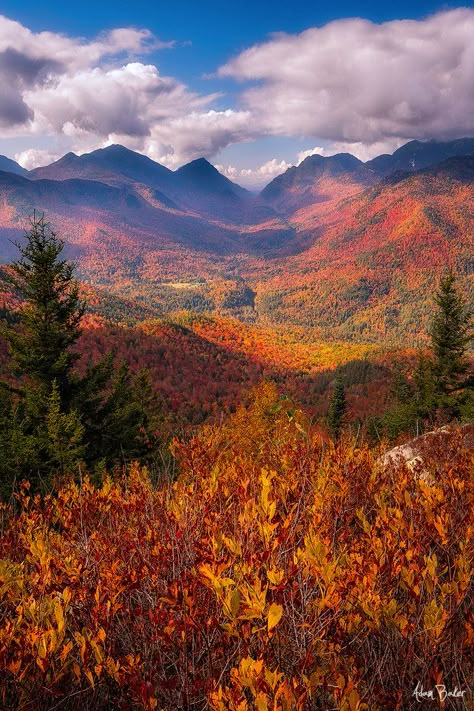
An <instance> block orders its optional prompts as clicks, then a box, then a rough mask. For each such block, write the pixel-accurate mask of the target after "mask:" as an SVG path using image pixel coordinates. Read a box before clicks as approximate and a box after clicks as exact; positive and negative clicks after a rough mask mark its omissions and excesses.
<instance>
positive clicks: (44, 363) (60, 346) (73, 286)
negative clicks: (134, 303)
mask: <svg viewBox="0 0 474 711" xmlns="http://www.w3.org/2000/svg"><path fill="white" fill-rule="evenodd" d="M26 239H27V241H26V244H25V245H17V246H18V248H19V250H20V254H21V258H20V259H19V260H18V261H16V262H14V263H13V264H12V265H11V274H10V275H9V276H8V277H7V280H8V281H9V282H10V284H11V286H13V287H14V289H16V290H17V291H18V292H19V294H20V296H21V297H22V299H23V300H24V304H25V305H24V308H23V310H22V313H21V327H20V328H19V329H15V328H9V329H6V330H5V331H4V335H5V337H6V339H7V342H8V344H9V349H10V355H11V357H12V360H13V363H14V369H15V371H16V373H18V374H22V375H26V376H27V377H28V380H29V382H30V383H31V385H32V387H33V388H34V390H35V391H36V392H37V393H38V394H39V395H41V396H43V397H48V396H49V395H50V393H51V389H52V384H53V382H54V381H55V382H56V383H57V388H58V392H59V396H60V400H61V404H62V405H64V404H67V402H68V399H69V397H70V377H71V370H72V366H73V365H74V363H75V361H76V360H77V358H78V355H77V353H74V352H73V350H71V349H72V347H73V346H74V344H75V343H76V341H77V339H78V338H79V335H80V323H81V319H82V317H83V314H84V309H85V305H84V303H83V302H82V301H81V299H80V297H79V287H78V284H77V282H76V281H75V280H74V279H73V270H74V264H71V263H70V262H67V261H66V260H62V259H60V255H61V252H62V250H63V247H64V243H63V242H62V241H61V240H60V239H58V237H57V235H56V234H55V233H54V232H52V231H51V230H50V228H49V225H48V224H47V222H46V221H45V219H44V217H43V216H42V217H39V218H38V217H36V215H34V216H33V218H32V220H31V228H30V230H29V232H28V233H27V235H26Z"/></svg>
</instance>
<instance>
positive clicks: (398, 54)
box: [218, 8, 474, 151]
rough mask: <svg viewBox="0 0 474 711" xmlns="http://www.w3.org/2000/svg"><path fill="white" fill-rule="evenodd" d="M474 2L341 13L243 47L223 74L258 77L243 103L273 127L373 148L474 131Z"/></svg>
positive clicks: (284, 132) (268, 127)
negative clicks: (413, 10)
mask: <svg viewBox="0 0 474 711" xmlns="http://www.w3.org/2000/svg"><path fill="white" fill-rule="evenodd" d="M473 36H474V10H471V9H468V8H464V9H457V10H452V11H447V12H441V13H438V14H437V15H433V16H431V17H428V18H426V19H423V20H418V21H416V20H400V21H398V20H397V21H392V22H386V23H384V24H380V25H378V24H374V23H372V22H369V21H366V20H361V19H349V20H337V21H335V22H331V23H329V24H327V25H325V26H323V27H320V28H312V29H309V30H306V31H305V32H302V33H301V34H298V35H287V34H279V35H276V36H274V37H273V38H272V39H270V40H269V41H268V42H265V43H263V44H260V45H256V46H254V47H251V48H250V49H247V50H246V51H244V52H242V53H241V54H240V55H239V56H238V57H236V58H235V59H233V60H232V61H230V62H229V63H228V64H226V65H225V66H223V67H221V68H220V70H219V72H218V73H219V75H220V76H222V77H233V78H235V79H237V80H240V81H247V80H250V81H252V82H255V81H257V82H258V83H257V85H256V86H252V87H251V88H248V89H245V90H244V92H243V97H242V98H243V105H244V106H245V107H246V108H247V109H248V110H249V111H251V112H252V114H253V116H254V120H256V121H257V123H258V124H259V126H260V127H261V129H262V130H263V131H265V132H266V133H267V134H272V135H294V136H314V137H318V138H321V139H325V140H328V141H333V142H338V143H341V144H344V145H353V144H356V146H358V147H359V150H360V151H363V150H364V149H363V147H365V150H367V147H368V149H369V150H370V146H373V145H374V144H376V143H378V142H384V141H387V140H389V141H395V143H396V142H398V143H401V142H403V140H407V139H411V138H419V139H423V138H439V139H443V138H446V139H449V138H453V137H459V136H462V135H466V134H472V133H473V130H474V92H473V91H472V81H473V67H474V43H473V42H472V37H473Z"/></svg>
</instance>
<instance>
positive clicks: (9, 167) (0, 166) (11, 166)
mask: <svg viewBox="0 0 474 711" xmlns="http://www.w3.org/2000/svg"><path fill="white" fill-rule="evenodd" d="M0 170H3V171H5V172H6V173H14V174H15V175H27V174H28V171H27V170H25V168H22V167H21V165H19V164H18V163H16V162H15V161H14V160H12V159H11V158H7V157H6V156H0Z"/></svg>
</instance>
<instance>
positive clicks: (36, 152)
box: [15, 148, 61, 170]
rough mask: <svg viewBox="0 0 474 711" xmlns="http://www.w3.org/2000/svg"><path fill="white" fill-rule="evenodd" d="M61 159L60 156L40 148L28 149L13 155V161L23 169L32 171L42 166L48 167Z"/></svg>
mask: <svg viewBox="0 0 474 711" xmlns="http://www.w3.org/2000/svg"><path fill="white" fill-rule="evenodd" d="M60 157H61V154H59V153H56V152H54V151H49V150H47V149H41V148H28V149H26V150H25V151H21V152H20V153H16V154H15V160H16V162H17V163H19V164H20V165H21V166H23V168H26V169H27V170H33V168H39V167H40V166H43V165H49V164H50V163H53V162H54V161H55V160H58V158H60Z"/></svg>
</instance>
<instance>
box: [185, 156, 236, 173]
mask: <svg viewBox="0 0 474 711" xmlns="http://www.w3.org/2000/svg"><path fill="white" fill-rule="evenodd" d="M176 173H179V174H180V175H188V174H196V175H198V174H201V175H206V174H207V175H216V173H217V174H218V175H221V173H219V171H218V170H217V168H215V167H214V166H213V165H212V163H209V161H208V160H207V158H196V159H195V160H192V161H191V162H190V163H186V165H183V166H181V168H178V170H177V171H176ZM222 177H225V176H222Z"/></svg>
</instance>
